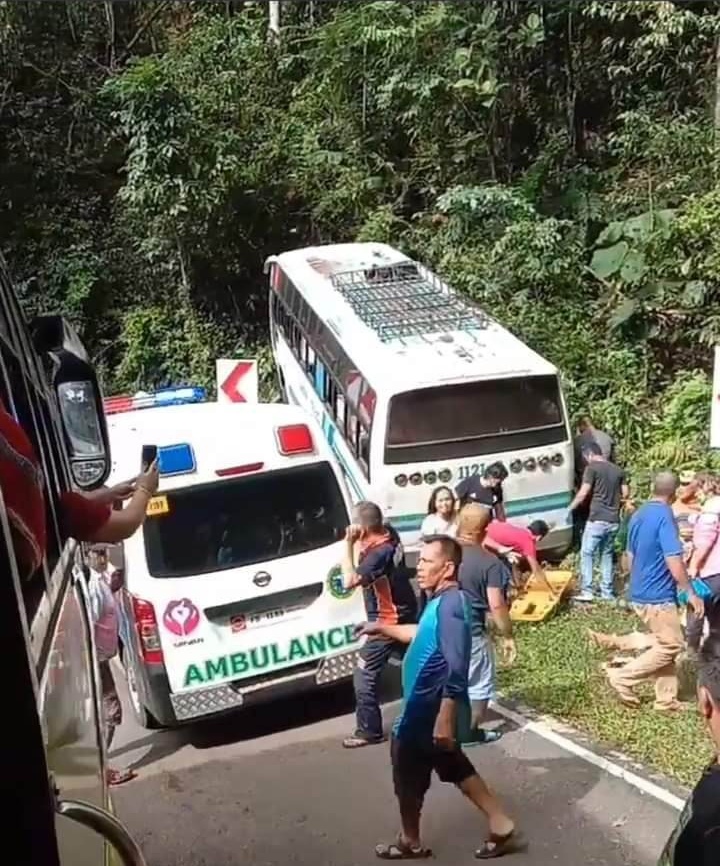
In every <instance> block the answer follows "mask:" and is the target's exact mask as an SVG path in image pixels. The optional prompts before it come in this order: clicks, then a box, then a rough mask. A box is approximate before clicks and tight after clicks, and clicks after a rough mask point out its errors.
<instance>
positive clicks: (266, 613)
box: [230, 607, 288, 634]
mask: <svg viewBox="0 0 720 866" xmlns="http://www.w3.org/2000/svg"><path fill="white" fill-rule="evenodd" d="M287 613H288V610H287V609H286V608H284V607H276V608H273V609H272V610H262V611H256V612H255V613H249V614H246V613H236V614H233V616H231V617H230V631H231V632H232V633H233V634H237V633H238V632H241V631H247V630H248V629H249V628H259V627H261V626H264V625H272V624H273V623H274V622H276V621H277V620H279V619H282V618H283V617H284V616H285V615H286V614H287Z"/></svg>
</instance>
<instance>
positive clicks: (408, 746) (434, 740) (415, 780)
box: [359, 535, 525, 860]
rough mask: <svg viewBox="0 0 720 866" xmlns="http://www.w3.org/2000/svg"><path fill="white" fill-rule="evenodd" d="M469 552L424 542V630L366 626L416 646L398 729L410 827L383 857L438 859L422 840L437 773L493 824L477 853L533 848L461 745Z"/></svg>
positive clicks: (365, 630) (400, 792)
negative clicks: (464, 568)
mask: <svg viewBox="0 0 720 866" xmlns="http://www.w3.org/2000/svg"><path fill="white" fill-rule="evenodd" d="M461 560H462V548H461V547H460V545H459V544H458V543H457V541H455V540H454V539H452V538H449V537H448V536H446V535H434V536H429V537H428V538H426V539H425V540H424V543H423V546H422V548H421V550H420V556H419V559H418V565H417V581H418V584H419V586H420V589H421V590H422V591H423V592H424V593H425V595H426V597H427V603H426V604H425V608H424V610H423V613H422V616H421V618H420V622H419V623H418V624H417V625H387V624H385V623H382V622H373V623H367V624H366V625H365V626H361V627H360V629H359V632H360V634H365V635H368V636H369V637H371V638H372V639H377V638H379V637H384V638H386V639H390V640H395V641H401V642H403V643H406V644H410V646H409V648H408V650H407V653H406V654H405V658H404V661H403V671H402V686H403V705H402V709H401V711H400V715H399V716H398V718H397V719H396V720H395V724H394V725H393V734H392V743H391V750H390V754H391V760H392V768H393V783H394V786H395V795H396V797H397V800H398V804H399V806H400V822H401V826H402V830H401V832H400V834H399V836H398V837H397V839H396V841H395V842H392V843H390V844H386V845H378V846H377V847H376V848H375V854H376V856H377V857H379V858H380V859H381V860H419V859H423V858H426V857H431V856H432V851H431V850H430V849H429V848H426V847H424V846H423V844H422V842H421V841H420V814H421V812H422V807H423V803H424V800H425V794H426V793H427V791H428V789H429V787H430V779H431V776H432V772H433V770H434V771H435V772H436V773H437V775H438V777H439V778H440V780H441V781H443V782H450V783H452V784H454V785H456V786H457V787H458V788H459V789H460V790H461V791H462V793H463V794H464V795H465V796H466V797H467V798H468V800H470V802H471V803H472V804H473V805H474V806H475V807H476V808H477V809H479V810H480V811H481V812H482V813H483V814H484V815H485V816H486V817H487V819H488V824H489V833H488V838H487V840H486V841H485V843H484V844H483V846H482V847H481V848H480V849H479V850H478V851H476V852H475V856H476V857H477V858H478V859H480V860H488V859H491V858H495V857H502V856H503V855H505V854H510V853H514V852H515V851H518V850H521V849H523V848H524V847H525V843H524V840H523V839H522V838H521V837H520V834H519V833H518V831H517V829H516V827H515V822H514V821H513V820H512V818H510V817H509V816H508V815H507V814H506V812H505V810H504V809H503V806H502V804H501V803H500V802H499V800H498V799H497V797H496V796H495V795H494V794H493V793H492V792H491V791H490V790H489V789H488V787H487V786H486V785H485V782H483V780H482V779H481V778H480V776H479V775H478V774H477V772H476V770H475V768H474V767H473V765H472V764H471V762H470V761H469V760H468V758H467V756H466V755H465V754H464V752H463V751H462V749H461V748H460V743H461V742H463V741H464V740H466V739H467V737H468V736H469V725H470V715H471V713H470V701H469V698H468V667H469V664H470V648H471V643H472V637H471V616H472V614H471V609H470V602H469V600H468V599H467V597H466V596H465V593H464V592H463V591H462V590H461V589H460V588H459V586H458V569H459V566H460V562H461Z"/></svg>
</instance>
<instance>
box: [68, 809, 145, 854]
mask: <svg viewBox="0 0 720 866" xmlns="http://www.w3.org/2000/svg"><path fill="white" fill-rule="evenodd" d="M55 808H56V810H57V813H58V814H59V815H63V816H64V817H66V818H70V820H72V821H77V823H78V824H82V825H83V827H88V828H89V829H90V830H94V831H95V832H96V833H98V834H99V835H100V836H102V837H103V838H104V839H105V840H106V841H107V842H108V843H109V844H110V845H111V846H112V847H113V848H114V849H115V851H116V852H117V854H118V855H119V857H120V860H121V862H122V864H123V866H147V862H146V860H145V857H143V853H142V851H141V850H140V848H139V847H138V845H137V843H136V842H135V840H134V839H133V838H132V836H131V835H130V834H129V833H128V831H127V830H126V829H125V827H123V825H122V824H121V823H120V822H119V821H118V819H117V818H116V817H115V816H114V815H111V814H110V813H109V812H106V811H104V810H103V809H98V807H97V806H93V805H92V804H91V803H81V802H80V801H79V800H59V801H58V802H57V803H56V807H55Z"/></svg>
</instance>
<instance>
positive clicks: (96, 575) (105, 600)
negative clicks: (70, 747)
mask: <svg viewBox="0 0 720 866" xmlns="http://www.w3.org/2000/svg"><path fill="white" fill-rule="evenodd" d="M89 559H90V568H89V569H88V594H89V596H90V615H91V616H92V621H93V625H94V628H95V649H96V651H97V656H98V662H99V667H100V685H101V689H102V703H103V716H104V722H105V746H106V748H107V751H108V753H109V751H110V745H111V743H112V741H113V737H114V735H115V729H116V728H117V727H118V725H119V724H120V723H121V722H122V705H121V703H120V697H119V695H118V693H117V687H116V686H115V680H114V678H113V674H112V668H111V667H110V660H111V659H112V658H114V657H115V656H116V655H117V651H118V629H119V619H118V609H117V603H116V601H115V596H114V594H113V593H114V592H115V591H117V590H118V589H119V588H120V586H119V585H117V581H114V580H113V578H114V576H115V574H116V572H113V571H112V570H111V568H110V564H109V561H108V554H107V548H105V547H104V546H100V545H97V546H95V547H94V548H93V549H92V550H91V552H90V558H89ZM134 778H135V773H134V772H133V771H132V770H127V769H126V770H118V769H114V768H112V767H108V769H107V781H108V785H121V784H122V783H123V782H128V781H130V779H134Z"/></svg>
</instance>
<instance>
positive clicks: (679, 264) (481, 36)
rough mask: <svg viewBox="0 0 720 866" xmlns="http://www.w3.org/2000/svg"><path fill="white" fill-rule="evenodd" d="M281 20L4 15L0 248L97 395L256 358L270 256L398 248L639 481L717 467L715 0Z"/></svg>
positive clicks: (70, 0) (113, 7) (304, 9)
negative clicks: (545, 379) (614, 450)
mask: <svg viewBox="0 0 720 866" xmlns="http://www.w3.org/2000/svg"><path fill="white" fill-rule="evenodd" d="M281 25H282V26H281V32H280V36H279V38H276V37H274V36H273V35H272V34H269V33H268V8H267V5H266V4H264V3H259V2H258V3H252V2H250V3H242V2H225V3H208V2H197V3H192V2H190V3H184V4H175V3H172V2H160V0H157V2H152V3H151V2H144V0H134V2H132V0H131V2H125V3H111V2H104V3H103V2H97V3H85V2H75V0H66V2H57V3H42V4H39V3H31V2H28V3H25V2H19V0H16V2H2V3H0V49H1V51H2V54H1V55H0V56H1V62H0V147H1V149H2V152H1V156H0V182H1V183H2V192H3V195H2V201H1V203H0V245H1V247H2V249H3V251H4V253H5V255H6V256H7V258H8V260H9V263H10V266H11V269H12V271H13V272H14V274H15V276H16V279H17V282H18V285H19V287H20V290H21V293H22V295H23V297H24V299H25V301H26V303H27V304H28V305H29V306H30V308H32V309H44V310H58V309H60V310H62V311H64V312H65V313H66V314H68V315H69V316H71V317H72V319H73V320H74V321H75V322H76V323H77V324H78V325H79V327H80V328H81V330H82V333H83V334H84V337H85V340H86V342H87V343H88V345H89V347H90V348H91V350H92V352H93V354H94V357H95V359H96V360H97V362H98V363H99V365H100V367H101V369H102V373H103V377H104V382H105V386H106V389H107V390H109V391H113V390H121V389H129V388H132V389H135V388H138V387H148V386H153V385H160V384H166V383H171V382H179V381H194V382H196V381H204V382H209V381H210V380H212V378H213V376H214V364H213V360H214V358H215V357H218V356H233V355H235V354H236V353H243V354H247V353H250V352H253V353H255V352H257V353H259V354H260V357H261V358H262V359H263V365H264V368H263V369H264V370H265V373H266V374H267V373H268V372H269V358H268V353H267V348H266V343H265V340H266V332H265V328H266V304H265V289H264V282H263V277H262V262H263V259H264V257H265V256H266V255H267V254H269V253H272V252H277V251H280V250H281V249H284V248H288V247H293V246H300V245H304V244H307V243H311V242H327V241H339V240H352V239H375V240H386V241H389V242H390V243H392V244H393V245H395V246H399V247H401V248H402V249H403V250H405V251H406V252H408V253H409V254H411V255H413V256H416V257H418V258H420V259H422V260H423V261H426V262H429V263H430V264H432V265H433V266H434V267H435V268H436V269H437V270H439V272H440V273H441V274H442V275H443V276H444V277H445V278H446V279H447V280H448V281H449V282H450V283H452V284H454V285H455V286H456V287H457V288H458V289H459V290H461V291H463V292H466V293H467V294H468V295H470V296H471V297H473V298H475V299H477V300H478V301H479V302H480V303H481V304H482V305H483V306H484V307H485V308H486V309H487V311H488V312H489V313H490V314H491V315H493V316H494V317H496V318H497V319H499V320H500V321H501V322H502V323H503V324H505V325H506V326H508V327H510V328H511V329H512V330H514V331H515V332H516V333H517V334H518V335H520V336H521V337H522V338H523V339H525V340H526V341H528V342H529V343H530V344H531V345H533V346H534V347H535V348H536V349H538V350H539V351H540V352H541V353H543V354H544V355H546V356H547V357H549V358H550V359H551V360H552V361H554V362H555V363H556V364H557V365H558V366H559V367H560V368H561V369H562V371H563V373H564V376H565V380H566V387H567V394H568V397H569V400H570V404H571V408H572V410H573V411H575V412H580V411H588V410H589V411H591V412H592V413H593V414H594V415H596V416H597V418H598V420H599V422H600V423H601V424H602V425H603V426H605V427H606V428H607V429H610V430H612V431H613V432H614V434H615V435H616V436H617V438H618V440H619V442H620V444H621V446H622V451H623V456H624V459H625V460H627V461H628V462H629V464H630V465H631V466H632V467H633V468H634V469H635V470H636V478H639V477H641V475H642V473H643V472H644V470H645V469H647V468H648V467H649V466H657V465H658V464H661V463H662V464H673V465H674V466H676V467H678V468H689V467H693V466H695V465H698V464H700V463H702V462H703V461H705V460H706V448H707V434H708V416H709V406H710V385H709V376H708V373H709V371H710V368H711V358H712V347H713V345H714V344H715V343H716V342H717V341H718V339H720V231H719V228H720V178H719V177H718V165H719V164H720V163H719V160H718V157H719V155H720V139H719V136H720V93H719V88H720V51H719V47H718V45H719V43H718V35H719V34H720V6H719V5H718V3H716V2H714V3H710V2H705V3H701V2H690V3H680V2H675V3H672V2H579V0H538V2H518V0H489V2H486V3H479V2H462V0H457V2H444V3H443V2H412V3H410V2H406V3H403V2H349V0H348V2H320V0H316V2H314V3H313V2H295V3H293V2H285V3H283V5H282V19H281ZM268 381H270V378H269V377H268Z"/></svg>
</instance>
